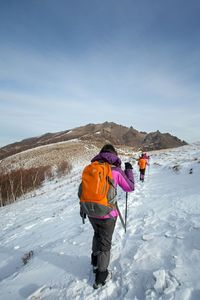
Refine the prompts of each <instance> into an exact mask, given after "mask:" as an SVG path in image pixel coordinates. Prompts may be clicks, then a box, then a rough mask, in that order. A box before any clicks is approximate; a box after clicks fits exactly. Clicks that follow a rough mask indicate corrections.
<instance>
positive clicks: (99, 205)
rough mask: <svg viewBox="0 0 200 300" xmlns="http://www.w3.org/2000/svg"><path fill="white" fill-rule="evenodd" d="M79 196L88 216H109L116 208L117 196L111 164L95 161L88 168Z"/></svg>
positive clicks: (83, 175)
mask: <svg viewBox="0 0 200 300" xmlns="http://www.w3.org/2000/svg"><path fill="white" fill-rule="evenodd" d="M78 195H79V198H80V205H81V209H82V210H83V212H85V213H86V214H87V215H89V216H92V217H95V216H104V215H106V214H108V213H109V212H110V211H111V210H112V209H113V208H114V203H115V199H114V198H115V196H116V188H115V186H114V181H113V177H112V170H111V166H110V164H108V163H106V162H98V161H95V162H92V163H91V164H89V165H88V166H86V167H85V168H84V170H83V173H82V182H81V184H80V186H79V193H78Z"/></svg>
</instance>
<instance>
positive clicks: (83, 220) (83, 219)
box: [82, 216, 85, 224]
mask: <svg viewBox="0 0 200 300" xmlns="http://www.w3.org/2000/svg"><path fill="white" fill-rule="evenodd" d="M82 222H83V224H85V218H84V216H82Z"/></svg>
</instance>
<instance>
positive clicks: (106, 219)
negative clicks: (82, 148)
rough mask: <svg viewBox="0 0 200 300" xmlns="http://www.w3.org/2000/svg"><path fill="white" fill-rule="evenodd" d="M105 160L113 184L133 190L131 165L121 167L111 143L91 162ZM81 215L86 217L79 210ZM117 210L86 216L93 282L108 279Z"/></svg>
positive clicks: (103, 282)
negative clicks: (90, 231) (89, 233)
mask: <svg viewBox="0 0 200 300" xmlns="http://www.w3.org/2000/svg"><path fill="white" fill-rule="evenodd" d="M94 161H99V162H107V163H109V164H110V165H111V169H112V175H113V180H114V185H115V187H116V188H117V186H120V187H121V188H122V189H123V190H124V191H125V192H131V191H133V190H134V177H133V171H132V169H133V168H132V165H131V164H130V163H129V162H127V163H125V170H124V171H123V170H122V169H121V160H120V158H119V157H118V156H117V151H116V150H115V148H114V147H113V146H112V145H111V144H107V145H105V146H104V147H103V148H102V149H101V151H100V153H99V154H98V155H96V156H95V157H94V158H93V159H92V162H94ZM81 216H82V217H86V216H85V214H84V213H83V212H81ZM117 216H118V211H117V209H116V208H113V210H112V211H111V212H109V214H107V215H104V216H95V217H94V216H93V217H91V216H88V218H89V220H90V223H91V225H92V227H93V229H94V236H93V243H92V254H91V264H92V265H93V269H94V272H95V273H96V276H95V284H96V286H97V287H98V285H104V284H105V283H106V279H108V275H109V272H108V265H109V261H110V250H111V242H112V235H113V232H114V228H115V224H116V220H117Z"/></svg>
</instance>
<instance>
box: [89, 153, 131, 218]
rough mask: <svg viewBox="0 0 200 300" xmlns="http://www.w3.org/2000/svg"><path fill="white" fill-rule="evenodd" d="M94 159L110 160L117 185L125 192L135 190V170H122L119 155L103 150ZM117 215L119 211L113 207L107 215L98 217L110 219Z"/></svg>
mask: <svg viewBox="0 0 200 300" xmlns="http://www.w3.org/2000/svg"><path fill="white" fill-rule="evenodd" d="M94 161H102V162H108V163H109V164H110V165H112V175H113V180H114V185H115V187H117V186H118V185H119V186H120V187H121V188H122V189H123V190H124V191H125V192H132V191H134V189H135V185H134V177H133V171H132V169H126V170H125V171H122V169H121V160H120V158H119V157H118V156H117V155H115V154H113V153H111V152H101V153H99V154H98V155H96V156H95V157H94V158H93V159H92V162H94ZM117 216H118V211H117V210H116V209H113V210H112V211H111V212H110V213H109V214H107V215H106V216H103V217H97V218H99V219H108V218H115V217H117Z"/></svg>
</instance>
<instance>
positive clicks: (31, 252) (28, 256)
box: [22, 250, 33, 265]
mask: <svg viewBox="0 0 200 300" xmlns="http://www.w3.org/2000/svg"><path fill="white" fill-rule="evenodd" d="M32 256H33V250H31V251H29V252H27V253H25V254H24V255H23V256H22V261H23V264H24V265H26V264H27V262H28V261H29V260H30V259H31V257H32Z"/></svg>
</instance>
